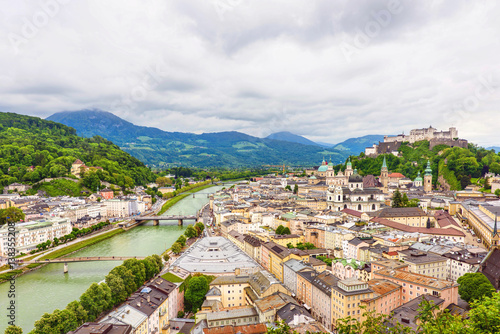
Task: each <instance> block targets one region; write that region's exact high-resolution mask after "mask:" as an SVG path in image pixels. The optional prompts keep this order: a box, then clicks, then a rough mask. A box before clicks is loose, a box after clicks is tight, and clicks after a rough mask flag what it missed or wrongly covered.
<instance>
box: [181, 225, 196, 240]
mask: <svg viewBox="0 0 500 334" xmlns="http://www.w3.org/2000/svg"><path fill="white" fill-rule="evenodd" d="M184 235H185V236H186V237H188V238H195V237H197V236H198V234H197V232H196V230H195V229H194V227H193V225H189V226H188V227H187V228H186V231H184Z"/></svg>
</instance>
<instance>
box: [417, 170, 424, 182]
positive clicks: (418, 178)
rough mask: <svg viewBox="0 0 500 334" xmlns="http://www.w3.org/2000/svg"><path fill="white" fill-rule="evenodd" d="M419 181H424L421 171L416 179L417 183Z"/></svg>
mask: <svg viewBox="0 0 500 334" xmlns="http://www.w3.org/2000/svg"><path fill="white" fill-rule="evenodd" d="M417 181H420V182H422V181H423V180H422V177H421V176H420V171H418V175H417V177H416V178H415V182H417Z"/></svg>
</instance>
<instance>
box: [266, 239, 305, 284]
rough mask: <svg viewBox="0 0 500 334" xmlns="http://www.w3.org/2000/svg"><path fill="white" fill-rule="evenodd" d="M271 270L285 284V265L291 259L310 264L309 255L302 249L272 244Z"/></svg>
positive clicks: (270, 254)
mask: <svg viewBox="0 0 500 334" xmlns="http://www.w3.org/2000/svg"><path fill="white" fill-rule="evenodd" d="M269 246H270V247H269V270H270V271H271V273H272V274H274V275H275V276H276V277H277V278H278V279H279V280H280V281H281V282H283V263H285V262H286V261H288V260H290V259H296V260H299V261H305V262H309V254H308V253H306V252H304V251H302V250H300V249H296V248H293V249H288V248H287V247H284V246H281V245H277V244H274V245H273V244H272V243H271V245H269Z"/></svg>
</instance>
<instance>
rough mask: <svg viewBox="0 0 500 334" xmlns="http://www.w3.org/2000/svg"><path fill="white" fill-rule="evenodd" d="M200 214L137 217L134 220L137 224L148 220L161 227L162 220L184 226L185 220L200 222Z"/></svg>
mask: <svg viewBox="0 0 500 334" xmlns="http://www.w3.org/2000/svg"><path fill="white" fill-rule="evenodd" d="M198 216H199V214H196V215H171V216H156V215H150V216H136V217H133V219H134V220H135V221H136V222H145V221H147V220H152V221H153V224H154V225H160V220H177V222H178V224H179V225H182V224H183V222H184V220H195V221H196V220H198Z"/></svg>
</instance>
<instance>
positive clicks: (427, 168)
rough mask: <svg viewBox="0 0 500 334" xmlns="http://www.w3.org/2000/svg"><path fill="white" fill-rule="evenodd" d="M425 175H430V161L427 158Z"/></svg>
mask: <svg viewBox="0 0 500 334" xmlns="http://www.w3.org/2000/svg"><path fill="white" fill-rule="evenodd" d="M425 176H432V169H431V162H430V161H429V160H427V167H426V168H425Z"/></svg>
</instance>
